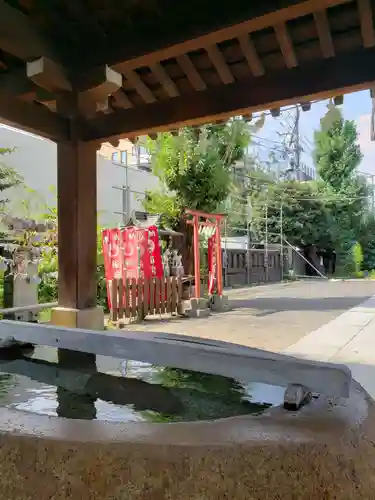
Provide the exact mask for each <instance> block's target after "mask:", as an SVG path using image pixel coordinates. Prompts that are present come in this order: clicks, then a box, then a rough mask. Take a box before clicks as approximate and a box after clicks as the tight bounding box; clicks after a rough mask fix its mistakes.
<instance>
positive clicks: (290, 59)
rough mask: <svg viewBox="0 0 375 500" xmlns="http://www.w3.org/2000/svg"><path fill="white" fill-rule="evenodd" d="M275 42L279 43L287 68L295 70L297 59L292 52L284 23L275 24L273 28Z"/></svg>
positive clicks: (291, 45)
mask: <svg viewBox="0 0 375 500" xmlns="http://www.w3.org/2000/svg"><path fill="white" fill-rule="evenodd" d="M274 28H275V33H276V37H277V41H278V42H279V45H280V49H281V52H282V54H283V56H284V61H285V65H286V67H287V68H295V67H296V66H297V65H298V63H297V57H296V54H295V52H294V47H293V43H292V40H291V38H290V36H289V32H288V28H287V27H286V24H285V23H281V24H277V25H276V26H275V27H274Z"/></svg>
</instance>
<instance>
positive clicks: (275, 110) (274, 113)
mask: <svg viewBox="0 0 375 500" xmlns="http://www.w3.org/2000/svg"><path fill="white" fill-rule="evenodd" d="M270 113H271V116H272V117H273V118H277V117H278V116H280V108H272V109H270Z"/></svg>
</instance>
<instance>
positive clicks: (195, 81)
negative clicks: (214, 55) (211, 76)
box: [177, 54, 207, 90]
mask: <svg viewBox="0 0 375 500" xmlns="http://www.w3.org/2000/svg"><path fill="white" fill-rule="evenodd" d="M177 62H178V64H179V65H180V67H181V69H182V71H183V72H184V73H185V75H186V76H187V78H188V80H189V82H190V85H191V86H192V87H193V89H194V90H206V88H207V86H206V84H205V82H204V80H203V78H202V77H201V75H200V74H199V73H198V70H197V69H196V67H195V66H194V64H193V63H192V61H191V59H190V57H189V56H188V55H187V54H183V55H182V56H178V57H177Z"/></svg>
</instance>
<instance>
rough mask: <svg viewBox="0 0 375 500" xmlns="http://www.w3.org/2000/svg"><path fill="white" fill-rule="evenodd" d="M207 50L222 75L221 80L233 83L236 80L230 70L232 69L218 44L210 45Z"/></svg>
mask: <svg viewBox="0 0 375 500" xmlns="http://www.w3.org/2000/svg"><path fill="white" fill-rule="evenodd" d="M206 51H207V54H208V57H209V58H210V60H211V62H212V64H213V65H214V67H215V69H216V71H217V73H218V75H219V76H220V79H221V81H222V82H223V83H224V84H225V85H228V83H233V82H234V78H233V75H232V73H231V72H230V69H229V67H228V65H227V63H226V62H225V59H224V56H223V54H222V53H221V52H220V50H219V48H218V46H217V45H216V44H215V45H210V46H209V47H206Z"/></svg>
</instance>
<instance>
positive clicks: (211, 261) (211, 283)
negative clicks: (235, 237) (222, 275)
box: [208, 233, 217, 295]
mask: <svg viewBox="0 0 375 500" xmlns="http://www.w3.org/2000/svg"><path fill="white" fill-rule="evenodd" d="M216 257H217V256H216V233H215V234H213V235H212V236H211V237H210V238H208V293H209V294H210V295H212V294H213V293H214V291H215V288H216V279H217V261H216Z"/></svg>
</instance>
